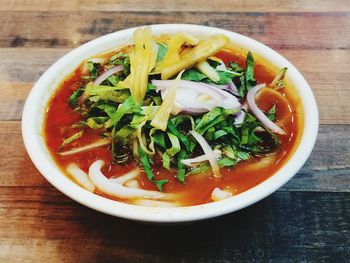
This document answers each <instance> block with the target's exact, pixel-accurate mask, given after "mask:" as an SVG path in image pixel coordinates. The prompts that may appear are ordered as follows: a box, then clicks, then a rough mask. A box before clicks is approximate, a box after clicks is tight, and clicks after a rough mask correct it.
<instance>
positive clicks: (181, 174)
mask: <svg viewBox="0 0 350 263" xmlns="http://www.w3.org/2000/svg"><path fill="white" fill-rule="evenodd" d="M186 157H187V152H186V151H184V150H181V151H180V152H179V153H178V154H177V175H176V178H177V179H178V180H179V182H181V183H185V177H186V166H185V165H184V164H183V163H182V162H181V160H184V159H185V158H186Z"/></svg>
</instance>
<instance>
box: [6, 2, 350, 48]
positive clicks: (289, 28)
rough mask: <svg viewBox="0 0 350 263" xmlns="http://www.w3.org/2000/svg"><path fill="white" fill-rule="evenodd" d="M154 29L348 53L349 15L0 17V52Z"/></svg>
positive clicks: (60, 14)
mask: <svg viewBox="0 0 350 263" xmlns="http://www.w3.org/2000/svg"><path fill="white" fill-rule="evenodd" d="M145 2H146V1H145ZM214 2H215V1H214ZM214 2H213V3H214ZM274 6H275V5H274ZM156 23H190V24H200V25H209V26H216V27H220V28H224V29H228V30H231V31H235V32H237V33H242V34H245V35H247V36H250V37H252V38H255V39H257V40H259V41H262V42H264V43H266V44H268V45H270V46H272V47H274V48H278V49H300V48H304V49H306V48H308V49H349V48H350V31H349V30H347V29H348V28H349V27H350V13H237V12H236V13H230V12H227V13H216V12H204V13H198V12H90V11H79V12H75V11H72V12H54V11H53V12H20V13H18V15H13V13H12V12H1V16H0V24H1V25H2V27H1V29H0V47H19V46H25V47H58V46H61V47H75V46H78V45H80V44H82V43H84V42H86V41H88V40H91V39H93V38H96V37H98V36H101V35H104V34H107V33H111V32H114V31H117V30H120V29H124V28H126V27H134V26H140V25H147V24H156ZM18 25H21V26H18ZM33 25H35V26H33ZM330 32H331V33H332V34H331V36H330V34H329V33H330Z"/></svg>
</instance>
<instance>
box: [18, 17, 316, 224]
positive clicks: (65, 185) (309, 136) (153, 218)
mask: <svg viewBox="0 0 350 263" xmlns="http://www.w3.org/2000/svg"><path fill="white" fill-rule="evenodd" d="M134 30H135V28H131V29H127V30H122V31H118V32H115V33H112V34H109V35H105V36H103V37H100V38H98V39H95V40H93V41H90V42H88V43H86V44H84V45H82V46H80V47H79V48H77V49H75V50H73V51H71V52H70V53H68V54H67V55H65V56H64V57H62V58H61V59H59V60H58V61H57V62H56V63H55V64H53V65H52V66H51V67H50V68H49V69H48V70H47V71H46V72H45V73H44V74H43V75H42V76H41V78H40V79H39V80H38V81H37V83H36V84H35V85H34V87H33V89H32V90H31V92H30V94H29V96H28V98H27V101H26V104H25V106H24V110H23V117H22V134H23V138H24V143H25V146H26V149H27V151H28V153H29V156H30V158H31V159H32V161H33V163H34V164H35V166H36V167H37V168H38V170H39V171H40V172H41V174H42V175H43V176H44V177H45V178H46V179H47V180H48V181H49V182H50V183H51V184H52V185H54V186H55V187H56V188H57V189H58V190H60V191H61V192H63V193H64V194H66V195H67V196H69V197H70V198H72V199H74V200H76V201H77V202H79V203H81V204H83V205H85V206H88V207H90V208H93V209H95V210H98V211H101V212H104V213H107V214H110V215H114V216H118V217H123V218H128V219H133V220H138V221H147V222H185V221H194V220H199V219H205V218H210V217H214V216H218V215H222V214H225V213H229V212H233V211H236V210H238V209H241V208H243V207H246V206H248V205H251V204H253V203H255V202H257V201H259V200H261V199H262V198H264V197H266V196H268V195H269V194H271V193H272V192H274V191H276V190H277V189H278V188H279V187H281V186H282V185H283V184H285V183H286V182H287V181H288V180H289V179H290V178H291V177H292V176H293V175H295V174H296V172H297V171H298V170H299V169H300V168H301V166H302V165H303V164H304V163H305V161H306V159H307V158H308V156H309V155H310V153H311V150H312V148H313V145H314V143H315V140H316V136H317V131H318V111H317V105H316V102H315V98H314V96H313V94H312V91H311V89H310V87H309V85H308V84H307V82H306V81H305V79H304V78H303V76H302V75H301V74H300V73H299V71H298V70H297V69H296V68H295V67H294V66H293V65H292V64H291V63H290V62H289V61H288V60H286V59H285V58H284V57H283V56H281V55H279V54H278V53H277V52H275V51H273V50H272V49H270V48H268V47H267V46H265V45H263V44H261V43H260V42H257V41H255V40H252V39H250V38H248V37H245V36H243V35H240V34H237V33H233V32H230V31H226V30H222V29H218V28H212V27H205V26H198V25H186V24H170V25H153V26H152V33H153V34H154V35H160V34H174V33H176V32H179V31H181V32H187V33H190V34H192V35H198V36H201V35H212V34H218V33H220V34H225V35H226V36H228V37H229V38H230V39H231V40H232V42H233V44H234V45H236V46H239V47H242V48H244V49H246V50H251V51H252V52H253V53H254V54H256V55H258V56H260V57H261V58H262V59H264V60H266V61H269V62H270V63H271V64H272V65H274V66H275V67H278V68H282V67H288V72H287V75H286V77H287V79H288V82H290V84H291V85H292V86H293V87H295V89H296V91H297V93H298V94H299V97H300V102H301V106H302V108H303V111H304V130H303V134H302V136H301V140H300V143H299V145H298V147H297V149H296V150H295V152H294V154H293V155H292V156H291V158H290V159H289V161H288V162H287V163H286V164H285V165H284V166H283V167H282V168H281V169H280V170H279V171H278V172H277V173H275V174H274V175H273V176H271V177H270V178H268V179H267V180H266V181H264V182H263V183H261V184H259V185H257V186H256V187H254V188H251V189H249V190H248V191H246V192H244V193H241V194H239V195H237V196H234V197H232V198H230V199H226V200H223V201H220V202H214V203H208V204H203V205H198V206H191V207H179V208H151V207H141V206H134V205H128V204H124V203H120V202H117V201H113V200H110V199H106V198H104V197H101V196H98V195H95V194H93V193H90V192H88V191H86V190H85V189H83V188H81V187H79V186H78V185H76V184H75V183H74V182H72V181H71V180H70V179H69V178H68V177H67V176H65V175H64V174H63V173H62V172H61V170H60V169H59V168H58V167H57V166H56V164H55V161H54V160H53V159H52V157H51V155H50V154H49V151H48V149H47V148H46V145H45V142H44V140H43V136H42V124H43V117H44V114H45V111H46V105H47V102H48V100H49V98H50V97H51V95H52V94H53V92H54V91H55V89H56V88H57V87H58V85H59V84H60V82H61V81H62V79H63V78H65V77H66V76H67V75H68V74H70V73H71V72H72V71H74V70H75V69H76V68H77V67H78V66H79V65H80V63H81V62H82V61H84V60H85V59H88V58H89V57H91V56H93V55H96V54H99V53H103V52H105V51H108V50H111V49H114V48H116V47H118V46H122V45H125V44H129V43H131V42H132V34H133V32H134Z"/></svg>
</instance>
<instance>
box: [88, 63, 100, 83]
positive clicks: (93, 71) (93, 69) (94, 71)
mask: <svg viewBox="0 0 350 263" xmlns="http://www.w3.org/2000/svg"><path fill="white" fill-rule="evenodd" d="M87 66H88V69H89V73H90V78H91V79H93V80H94V79H96V78H97V77H98V75H99V74H100V68H101V65H100V63H95V62H92V61H88V62H87Z"/></svg>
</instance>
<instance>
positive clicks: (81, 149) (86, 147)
mask: <svg viewBox="0 0 350 263" xmlns="http://www.w3.org/2000/svg"><path fill="white" fill-rule="evenodd" d="M110 143H111V140H110V139H100V140H97V141H95V142H93V143H91V144H87V145H84V146H81V147H78V148H73V149H70V150H68V151H65V152H59V153H58V154H59V155H63V156H65V155H71V154H76V153H80V152H85V151H88V150H92V149H94V148H98V147H101V146H105V145H108V144H110Z"/></svg>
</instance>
